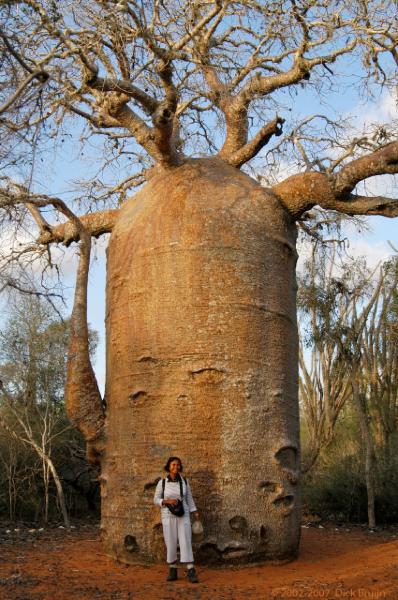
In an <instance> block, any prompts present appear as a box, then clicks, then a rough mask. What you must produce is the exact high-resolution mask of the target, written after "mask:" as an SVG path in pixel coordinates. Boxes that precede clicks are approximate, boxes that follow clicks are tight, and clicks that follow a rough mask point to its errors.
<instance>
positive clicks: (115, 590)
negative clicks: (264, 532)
mask: <svg viewBox="0 0 398 600" xmlns="http://www.w3.org/2000/svg"><path fill="white" fill-rule="evenodd" d="M302 533H303V535H302V542H301V549H300V557H299V559H298V560H296V561H294V562H291V563H289V564H285V565H280V566H271V565H267V566H252V567H245V568H240V569H236V568H233V569H232V568H230V569H227V568H225V569H210V568H205V567H199V568H198V575H199V577H200V583H199V584H197V585H193V584H190V583H188V582H187V581H186V580H185V579H184V578H183V577H182V576H183V573H182V571H181V573H180V574H181V579H180V580H178V581H177V582H175V583H166V582H165V567H162V566H153V567H138V566H126V565H123V564H117V563H115V562H114V561H113V560H111V559H110V558H108V557H106V556H105V555H104V554H103V553H102V548H101V543H100V541H99V534H98V528H96V527H92V526H90V527H88V526H85V527H79V528H76V529H73V530H71V531H66V530H62V529H48V530H45V531H42V532H31V533H29V532H28V531H27V529H25V530H24V529H21V530H20V531H19V532H16V533H15V532H14V531H12V533H8V534H7V533H6V532H5V529H2V528H0V598H1V600H3V599H4V600H97V599H98V600H100V599H103V600H154V599H156V600H240V599H242V600H244V599H247V598H250V599H251V600H257V599H260V600H262V599H268V598H269V599H270V600H287V599H290V598H294V599H305V600H307V599H309V598H316V599H320V598H329V599H335V598H361V599H367V598H368V599H369V598H370V599H387V600H397V599H398V570H397V567H398V537H397V531H396V530H389V531H383V532H376V533H370V532H367V531H365V530H362V529H361V528H350V529H349V530H347V528H345V527H340V528H335V527H334V526H325V527H324V528H319V527H318V526H315V527H305V526H304V527H303V530H302Z"/></svg>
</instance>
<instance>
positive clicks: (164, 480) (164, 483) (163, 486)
mask: <svg viewBox="0 0 398 600" xmlns="http://www.w3.org/2000/svg"><path fill="white" fill-rule="evenodd" d="M182 480H184V481H185V485H186V486H187V487H188V484H187V480H186V479H185V477H181V475H180V496H181V500H182V499H183V497H184V492H183V489H182ZM165 487H166V478H165V477H164V478H163V479H162V496H161V498H162V500H164V488H165Z"/></svg>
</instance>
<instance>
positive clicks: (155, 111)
mask: <svg viewBox="0 0 398 600" xmlns="http://www.w3.org/2000/svg"><path fill="white" fill-rule="evenodd" d="M0 19H1V20H0V45H1V46H2V51H3V59H2V61H1V65H0V68H1V71H2V77H1V81H2V83H1V87H0V102H1V106H0V119H1V121H0V126H1V129H2V139H3V140H4V144H5V146H4V147H5V148H6V149H7V152H4V151H3V157H2V164H1V170H2V177H3V185H2V193H1V204H2V206H3V207H4V206H6V205H9V204H10V203H12V204H14V205H15V203H17V202H21V203H25V204H26V202H27V201H29V210H30V212H31V214H32V215H33V217H34V219H35V220H36V222H37V224H38V225H39V227H40V229H41V231H42V238H41V241H45V242H48V241H65V239H66V240H67V241H70V236H71V235H72V237H76V235H77V230H76V227H75V228H73V229H74V233H73V234H72V233H71V231H69V232H66V231H65V229H58V230H56V231H54V230H52V231H51V232H50V229H51V227H50V226H49V224H48V223H47V222H46V221H45V220H44V217H43V215H42V214H41V213H39V209H40V207H41V206H43V205H47V204H49V203H50V204H51V203H53V204H54V202H56V199H55V198H53V197H52V198H48V197H43V194H40V192H39V190H37V189H34V185H32V181H26V180H25V181H23V182H22V183H23V185H21V181H20V180H19V179H17V181H15V175H16V172H17V170H16V166H17V165H18V164H19V161H20V160H21V158H23V156H24V154H25V153H26V152H27V151H28V149H29V148H32V147H35V148H37V147H38V146H39V148H40V150H39V151H40V152H42V153H44V154H45V153H46V152H47V153H48V152H49V151H50V149H51V147H52V144H54V143H62V141H63V140H64V139H65V136H67V135H72V137H73V139H75V140H77V138H80V141H81V143H82V147H83V148H87V149H89V148H90V145H93V144H94V145H96V147H97V148H98V146H97V144H98V142H97V140H99V139H101V152H100V153H98V154H97V155H96V164H97V165H98V167H97V168H96V173H95V177H93V172H92V173H90V177H89V180H88V181H87V182H86V185H85V186H83V182H81V185H82V190H83V191H82V193H81V194H76V196H77V197H78V196H80V197H84V198H85V199H86V200H88V203H89V205H90V209H89V210H90V211H92V210H95V209H96V208H98V206H99V202H100V201H106V206H107V207H108V208H109V207H110V206H111V207H112V206H115V203H117V202H121V201H123V200H124V198H125V197H126V194H127V193H128V192H129V191H130V190H131V189H132V188H134V187H136V186H137V185H141V184H142V183H143V182H144V181H145V180H146V179H148V178H149V177H150V176H151V172H152V169H151V168H152V167H153V165H156V166H157V168H163V169H167V168H173V167H175V166H177V165H179V164H181V163H182V162H183V161H184V160H186V159H187V157H198V156H208V155H213V156H216V157H218V158H220V159H222V160H224V161H226V162H227V163H229V164H231V165H233V166H235V167H237V168H241V167H242V166H244V165H246V164H247V163H249V162H250V161H251V160H252V159H253V158H254V157H256V155H260V159H261V163H258V164H261V168H262V171H263V172H265V179H266V180H267V179H268V181H269V180H271V179H272V178H271V177H270V173H267V169H268V171H270V172H271V170H272V167H275V165H277V168H276V171H275V173H274V176H276V178H277V179H275V178H274V180H273V183H275V182H276V185H274V191H275V192H276V193H277V194H278V196H279V198H280V199H281V201H282V202H283V203H284V204H285V205H286V207H287V208H288V210H289V211H290V212H291V213H292V215H293V216H294V217H295V218H301V217H302V215H303V214H304V213H305V212H306V211H307V210H308V209H310V208H311V207H312V206H314V205H319V206H321V207H323V208H326V209H332V210H337V211H341V212H345V213H347V214H381V215H385V216H396V215H397V210H398V209H397V202H396V201H395V200H392V199H390V198H385V197H374V196H373V197H372V196H365V195H364V194H363V193H361V192H357V190H356V187H357V185H358V184H359V183H360V182H362V181H364V180H366V179H368V178H370V177H372V176H374V175H380V174H396V173H397V171H398V142H397V141H396V122H389V123H384V124H380V123H378V124H376V125H375V126H374V127H370V129H369V131H367V132H362V133H361V134H358V131H356V130H355V129H354V128H353V127H350V126H349V125H348V124H347V123H346V121H345V119H344V115H341V114H340V115H339V114H338V113H339V108H338V107H337V110H336V111H334V112H333V110H330V107H329V108H328V109H326V110H323V109H324V108H325V106H323V105H325V104H326V100H327V98H328V97H329V98H333V99H334V100H336V101H337V99H338V94H340V95H344V94H356V95H357V97H358V98H360V97H361V95H362V98H363V97H364V95H366V94H367V93H369V94H370V93H374V91H375V90H376V93H377V89H379V90H380V89H381V88H383V87H384V88H385V89H391V90H393V89H395V85H396V83H397V79H396V69H397V65H398V54H397V50H396V44H397V40H398V24H397V19H396V3H395V2H394V1H393V0H391V1H388V0H387V1H386V0H371V1H365V0H355V1H354V2H341V1H339V0H335V1H333V2H329V1H327V2H326V1H323V0H321V1H316V2H314V1H312V0H289V1H285V2H257V1H252V0H245V1H243V2H234V1H230V0H217V1H207V2H200V3H199V2H196V1H190V2H179V1H174V0H172V1H167V2H161V1H159V0H151V1H149V2H133V1H128V0H120V1H119V2H110V1H108V0H81V1H79V2H70V1H60V2H54V1H52V0H21V1H12V2H5V3H3V6H2V8H1V17H0ZM298 104H299V105H300V106H301V109H300V110H298ZM306 104H308V106H309V107H310V111H309V112H308V114H306V115H304V116H303V110H302V107H303V106H305V105H306ZM313 109H316V110H313ZM258 164H257V166H258ZM281 165H282V168H281ZM286 166H288V167H289V171H288V172H290V173H293V175H292V176H291V177H290V178H287V179H285V180H283V177H284V173H285V174H286ZM283 167H285V169H284V168H283ZM116 169H117V171H118V173H122V177H120V176H119V175H118V174H117V173H116ZM109 200H111V202H110V203H109V202H108V201H109ZM34 205H36V206H34ZM58 209H60V205H59V204H58ZM62 210H63V212H65V209H62ZM66 217H67V218H68V219H70V218H71V216H70V215H66ZM114 218H115V213H113V212H103V213H101V214H97V215H96V217H90V218H87V219H86V220H85V221H84V223H85V226H86V227H87V228H88V230H89V232H90V233H92V234H93V235H99V234H100V233H102V232H104V231H108V230H110V229H111V227H112V224H113V222H114Z"/></svg>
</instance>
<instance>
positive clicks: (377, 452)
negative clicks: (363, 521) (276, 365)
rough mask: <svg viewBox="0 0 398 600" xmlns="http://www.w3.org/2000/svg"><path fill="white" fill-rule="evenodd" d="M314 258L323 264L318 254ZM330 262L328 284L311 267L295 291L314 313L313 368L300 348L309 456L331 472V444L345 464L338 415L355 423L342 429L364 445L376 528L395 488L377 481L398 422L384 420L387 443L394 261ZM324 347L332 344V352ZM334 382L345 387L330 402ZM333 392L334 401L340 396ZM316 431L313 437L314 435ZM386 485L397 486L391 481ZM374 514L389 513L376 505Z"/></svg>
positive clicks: (310, 330) (388, 462) (308, 335)
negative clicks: (374, 264)
mask: <svg viewBox="0 0 398 600" xmlns="http://www.w3.org/2000/svg"><path fill="white" fill-rule="evenodd" d="M318 256H319V255H318ZM313 262H314V259H313ZM317 262H318V263H321V261H319V258H318V260H317ZM328 264H329V276H330V279H329V280H328V285H322V283H325V279H324V272H325V270H324V269H322V268H319V269H312V270H308V272H307V274H306V276H305V277H304V278H303V279H304V281H302V288H301V292H300V295H299V297H300V304H299V305H300V306H301V309H302V310H303V312H304V314H305V312H307V313H309V314H310V316H311V319H310V320H308V327H307V331H306V332H305V338H304V339H306V340H311V342H313V343H314V345H313V347H312V352H311V359H310V368H308V367H307V363H308V362H309V359H308V355H307V356H304V353H303V354H301V357H300V366H301V370H302V375H301V382H300V391H301V399H302V401H303V407H304V411H303V414H304V420H305V429H306V430H308V432H309V435H308V434H307V435H308V437H307V436H306V438H307V440H306V446H307V447H308V449H307V452H306V453H308V454H309V456H310V458H311V457H314V456H315V457H316V458H318V457H319V455H320V454H322V453H323V459H324V460H323V463H324V466H325V469H326V470H328V468H329V469H330V461H328V460H327V458H326V457H325V450H326V449H327V448H328V447H329V446H330V445H331V444H333V443H335V446H336V448H335V451H334V454H335V455H336V456H337V457H338V458H337V460H339V461H340V462H343V461H344V459H345V457H346V456H345V453H346V446H345V444H344V443H342V444H341V445H340V446H339V441H338V440H339V439H340V438H341V436H342V435H343V433H342V430H341V427H340V428H339V427H338V421H339V420H341V417H342V416H343V417H344V419H345V420H346V422H351V423H353V422H354V423H357V426H354V427H351V429H348V430H347V429H345V430H344V432H345V435H346V436H347V435H349V436H351V437H352V438H353V439H354V438H355V433H356V431H357V430H358V438H359V441H360V448H362V450H363V452H362V453H361V455H362V456H363V457H364V460H363V478H364V480H365V482H366V492H367V515H368V523H369V527H371V528H373V527H375V525H376V517H377V515H376V512H377V511H376V509H377V506H379V507H381V506H384V507H385V506H386V505H388V503H389V500H388V498H387V497H388V496H389V495H393V494H394V492H393V491H390V494H389V493H386V489H385V486H384V485H382V484H381V482H382V480H383V479H385V477H386V474H387V473H389V472H391V471H392V469H393V468H394V459H393V458H392V456H391V453H390V452H389V451H388V450H386V446H385V444H386V442H387V443H392V441H391V440H394V436H393V433H395V432H396V425H393V424H392V422H391V421H389V423H390V425H389V426H388V429H389V431H390V432H391V439H390V442H388V441H387V440H388V439H389V438H390V435H389V434H387V435H384V433H385V427H383V421H384V418H383V416H384V417H385V416H386V415H390V414H391V413H392V414H394V410H395V409H394V406H395V404H396V401H397V388H396V386H395V376H394V373H395V352H396V348H395V340H394V335H393V331H394V328H395V327H396V314H394V308H393V307H394V296H395V293H396V279H395V277H396V272H395V269H396V261H394V260H393V261H390V262H387V263H385V264H384V265H383V269H380V270H377V271H376V272H374V273H373V274H372V273H370V272H369V271H368V270H367V269H366V268H365V267H364V265H363V264H361V263H359V264H358V265H357V266H356V267H355V265H354V264H349V265H347V267H346V268H345V269H344V270H343V271H342V272H339V269H338V267H337V265H336V264H335V262H334V261H333V260H332V261H330V262H329V263H328ZM321 266H322V263H321ZM330 282H332V285H331V283H330ZM387 314H388V315H389V317H387ZM303 336H304V332H303ZM329 348H332V352H331V353H330V351H329ZM328 355H329V356H330V367H329V368H327V367H325V362H326V361H325V358H324V357H325V356H328ZM336 363H337V364H338V365H339V368H338V369H336ZM331 373H332V374H334V376H335V377H334V380H333V384H331V383H330V381H329V377H330V374H331ZM336 377H338V380H337V381H336ZM336 388H337V389H339V390H341V389H343V390H345V395H344V402H343V403H337V402H335V395H334V394H333V393H332V394H329V389H331V390H332V391H334V390H335V389H336ZM325 389H326V393H325V392H324V390H325ZM330 398H331V402H330ZM336 398H337V399H339V396H336ZM327 404H331V407H329V408H326V405H327ZM347 405H349V406H348V407H347ZM328 413H331V414H332V415H333V417H334V418H333V420H331V419H330V418H328V417H327V414H328ZM324 421H326V422H327V423H328V427H327V428H326V427H324V426H323V422H324ZM325 429H326V434H325V433H324V431H325ZM314 432H315V434H314ZM318 432H319V433H318ZM383 432H384V433H383ZM316 434H318V437H317V438H315V441H314V437H315V435H316ZM336 436H337V438H338V439H337V440H336ZM314 448H315V449H316V453H314ZM332 455H333V453H332ZM334 460H336V457H335V458H334ZM314 462H315V461H314V460H312V461H311V460H310V461H309V462H308V463H307V465H308V468H311V467H313V464H314ZM328 463H329V466H328ZM307 470H308V469H307ZM390 483H391V485H392V488H393V489H395V488H394V482H393V481H391V482H390ZM321 485H322V484H321ZM337 493H339V492H337ZM384 497H386V498H387V499H386V498H384ZM347 505H348V502H347ZM386 512H389V511H388V510H387V511H386ZM379 518H380V519H385V518H386V515H382V514H381V510H380V512H379Z"/></svg>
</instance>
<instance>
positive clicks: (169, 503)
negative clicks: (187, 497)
mask: <svg viewBox="0 0 398 600" xmlns="http://www.w3.org/2000/svg"><path fill="white" fill-rule="evenodd" d="M174 504H177V500H176V499H175V498H170V500H163V506H174Z"/></svg>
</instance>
